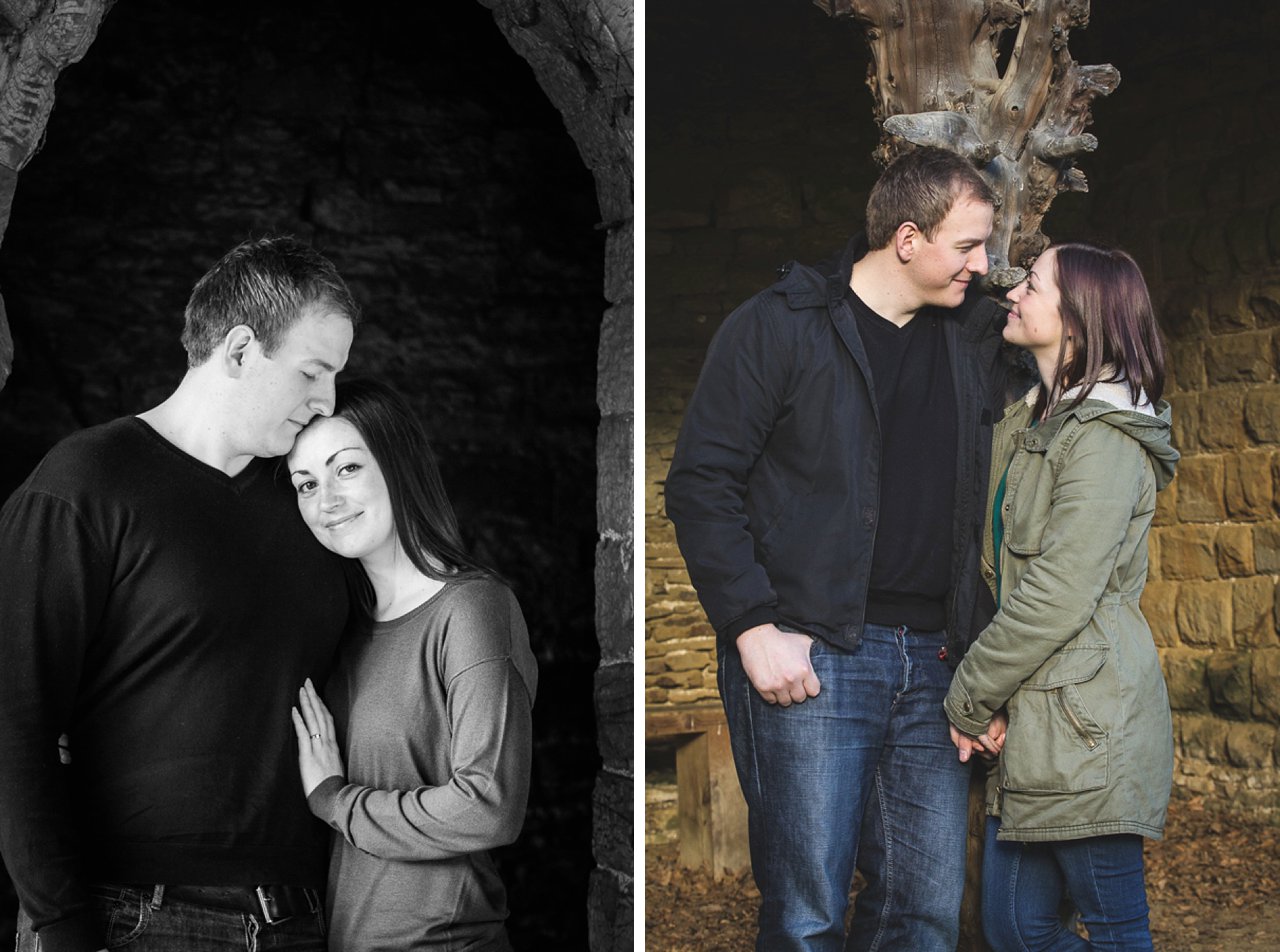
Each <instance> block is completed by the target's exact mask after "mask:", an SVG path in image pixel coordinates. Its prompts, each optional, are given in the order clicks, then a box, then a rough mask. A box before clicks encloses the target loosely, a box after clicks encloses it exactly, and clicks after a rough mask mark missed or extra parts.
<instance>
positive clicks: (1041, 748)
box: [1000, 645, 1109, 794]
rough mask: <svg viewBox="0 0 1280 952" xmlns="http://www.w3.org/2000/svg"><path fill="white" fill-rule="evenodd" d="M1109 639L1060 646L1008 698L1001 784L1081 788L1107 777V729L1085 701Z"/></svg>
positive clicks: (1033, 789) (1018, 788)
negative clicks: (1090, 643) (1007, 726)
mask: <svg viewBox="0 0 1280 952" xmlns="http://www.w3.org/2000/svg"><path fill="white" fill-rule="evenodd" d="M1108 650H1109V649H1108V647H1107V646H1106V645H1082V646H1079V647H1073V648H1067V649H1064V650H1062V651H1059V652H1058V653H1057V654H1055V655H1054V656H1053V657H1052V658H1050V659H1049V661H1047V662H1045V664H1044V665H1043V666H1042V667H1041V669H1040V670H1039V671H1037V672H1036V673H1035V675H1034V676H1033V677H1032V678H1031V679H1030V680H1029V681H1027V683H1026V684H1024V685H1023V686H1022V688H1021V689H1020V690H1019V691H1018V693H1017V694H1015V695H1014V696H1013V697H1012V698H1011V699H1010V701H1009V732H1008V737H1007V738H1006V743H1005V748H1004V751H1003V753H1002V754H1001V757H1000V761H1001V771H1002V774H1003V777H1002V786H1003V787H1004V788H1005V789H1006V790H1008V791H1011V792H1018V793H1039V794H1054V793H1080V792H1084V791H1086V790H1099V789H1101V788H1103V787H1105V786H1106V785H1107V779H1108V748H1109V743H1108V740H1109V738H1108V734H1107V731H1106V729H1105V728H1103V726H1102V725H1101V724H1099V723H1098V721H1097V720H1096V719H1095V718H1094V716H1093V715H1092V714H1091V713H1090V711H1089V706H1088V704H1087V703H1086V696H1087V695H1088V694H1089V687H1090V683H1091V682H1092V681H1093V680H1094V678H1095V676H1096V675H1097V674H1098V672H1099V671H1100V670H1102V666H1103V665H1104V664H1105V663H1106V660H1107V654H1108Z"/></svg>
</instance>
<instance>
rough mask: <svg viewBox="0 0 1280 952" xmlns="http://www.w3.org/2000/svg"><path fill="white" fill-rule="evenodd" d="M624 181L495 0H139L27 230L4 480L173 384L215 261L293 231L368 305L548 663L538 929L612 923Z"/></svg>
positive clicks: (514, 883)
mask: <svg viewBox="0 0 1280 952" xmlns="http://www.w3.org/2000/svg"><path fill="white" fill-rule="evenodd" d="M599 219H600V213H599V210H598V205H597V199H596V194H595V187H594V184H593V181H592V177H591V175H590V174H589V173H588V172H587V170H586V169H585V168H584V166H583V162H582V159H581V158H580V156H579V154H578V152H577V150H576V149H575V147H574V144H573V142H572V141H571V140H570V138H569V136H568V135H567V134H566V132H565V130H564V124H563V121H562V119H561V117H560V115H559V114H558V113H557V112H556V110H555V109H554V108H553V107H552V105H551V104H550V103H549V102H548V101H547V99H546V96H545V95H544V94H543V93H542V91H541V90H540V89H539V88H538V86H537V84H536V82H535V79H534V75H533V72H532V71H531V69H530V68H529V66H528V65H527V64H526V63H525V62H524V60H522V59H521V58H520V57H519V56H518V55H517V54H516V53H514V52H513V51H512V50H511V48H510V46H509V45H508V43H507V41H506V40H505V39H504V37H503V36H502V34H501V33H500V32H499V31H498V29H497V28H496V26H495V25H494V23H493V20H492V15H491V14H490V13H489V12H488V11H486V10H485V9H484V8H483V7H481V6H480V5H479V4H476V3H473V2H457V3H448V4H417V3H408V2H402V3H380V4H357V3H352V2H341V0H317V2H306V3H303V2H282V3H274V4H260V3H253V2H248V0H236V2H227V0H221V2H212V0H196V2H190V3H184V4H180V5H178V4H168V3H164V2H160V0H129V2H127V3H120V4H117V5H116V6H115V7H114V8H113V9H112V10H111V12H110V13H109V15H108V16H107V18H106V19H105V20H104V22H103V25H102V28H101V31H100V33H99V36H98V39H97V40H96V41H95V43H94V44H93V46H92V47H91V48H90V50H89V53H88V54H87V55H86V57H85V58H84V60H83V61H82V62H81V63H79V64H78V65H75V66H73V67H71V68H69V69H68V70H67V71H65V72H64V73H63V74H62V76H61V77H60V78H59V80H58V84H57V100H56V105H55V110H54V113H53V115H52V117H51V119H50V122H49V125H48V129H47V138H46V141H45V143H44V146H43V149H42V151H41V152H40V153H39V154H37V155H36V157H35V158H34V159H33V160H32V161H31V163H30V165H29V166H28V167H27V168H26V169H25V170H24V171H23V173H22V174H21V176H20V179H19V183H18V189H17V194H16V198H15V202H14V210H13V217H12V220H11V222H10V224H9V227H8V230H7V232H6V233H5V235H4V239H3V247H2V248H0V288H2V289H3V293H4V299H5V303H6V305H7V307H8V313H9V319H10V322H11V324H12V327H13V333H14V338H15V346H16V358H15V366H14V372H13V376H12V378H11V379H10V381H9V383H8V385H7V386H6V387H5V389H4V390H3V391H0V442H2V443H3V446H4V450H3V452H0V497H4V496H7V495H8V493H9V492H10V491H12V489H13V488H14V486H16V485H17V483H18V482H19V481H20V480H21V479H22V478H23V477H24V476H25V475H26V473H27V472H28V471H29V470H30V468H31V467H32V466H33V465H34V464H35V462H36V461H37V460H38V459H39V457H40V456H41V455H42V454H43V452H44V451H45V450H46V449H47V448H48V447H49V446H50V445H51V444H52V443H53V442H54V441H56V440H57V439H58V438H60V437H61V436H63V435H65V434H67V433H69V432H71V431H73V430H75V429H77V428H79V427H83V426H87V425H91V424H94V423H98V422H101V421H105V420H108V419H111V418H113V417H115V416H118V415H120V414H125V413H131V412H136V411H138V410H141V409H144V408H145V407H147V406H150V405H152V404H154V403H156V402H158V401H159V400H160V399H162V398H163V397H164V396H165V395H166V394H167V393H168V392H169V390H170V389H171V388H172V387H173V386H174V385H175V384H176V382H177V380H178V379H179V378H180V376H181V372H182V370H183V367H184V354H183V352H182V350H181V348H180V346H179V344H178V334H179V332H180V330H181V321H182V308H183V305H184V304H185V302H186V298H187V295H188V293H189V291H190V288H191V285H192V284H193V283H194V281H195V280H196V279H197V278H198V277H199V276H200V275H201V274H202V273H203V272H204V270H205V269H206V268H207V267H208V265H210V264H211V263H212V262H213V261H214V260H216V258H218V257H219V256H220V255H221V254H222V253H223V252H224V251H225V250H227V249H228V248H230V247H231V246H232V245H234V244H235V243H237V242H239V241H240V240H242V239H244V238H246V237H249V236H255V235H262V234H268V233H291V234H295V235H298V236H300V237H302V238H304V239H306V240H308V241H310V242H311V243H313V244H314V245H315V246H316V247H317V248H319V249H320V250H321V251H322V252H324V253H325V254H327V255H328V256H329V257H330V258H332V259H333V260H334V262H335V263H336V264H337V265H338V267H339V269H340V270H341V271H342V273H343V274H344V275H345V277H346V278H347V280H348V281H349V283H350V284H351V287H352V290H353V292H354V294H355V296H356V298H357V299H358V300H359V301H360V303H361V304H362V305H363V307H364V309H365V320H366V323H365V324H364V325H363V327H362V328H361V329H360V331H359V333H358V335H357V339H356V344H355V346H354V347H353V350H352V355H351V362H350V364H349V368H348V369H349V372H351V373H370V374H376V375H378V376H380V377H382V378H384V379H386V380H388V381H390V382H391V383H393V384H394V385H396V386H398V387H399V388H400V389H402V390H403V391H405V392H406V393H407V394H408V395H410V397H411V399H412V400H413V401H414V403H415V405H416V406H417V407H418V408H419V409H420V411H421V414H422V418H423V421H424V423H425V424H426V425H427V428H428V431H429V432H430V433H431V435H432V437H433V439H434V441H435V445H436V447H437V450H438V452H439V455H440V458H441V466H442V469H443V471H444V477H445V481H446V485H447V486H448V487H449V489H450V493H451V495H452V498H453V501H454V503H455V506H456V508H457V510H458V515H459V520H460V522H461V523H462V525H463V528H464V534H466V535H467V536H468V537H469V540H470V541H471V542H472V543H473V545H474V547H475V549H476V550H477V552H478V554H480V555H481V556H482V557H484V558H485V559H487V560H488V561H490V562H491V563H492V564H495V565H496V566H497V567H498V568H499V570H500V571H501V572H502V573H503V574H504V575H505V576H506V577H507V578H508V579H509V580H510V581H511V583H512V584H513V586H514V588H515V590H516V593H517V595H518V596H519V598H520V602H521V604H522V606H523V608H524V610H525V613H526V616H527V618H528V621H529V628H530V634H531V637H532V639H533V644H534V650H535V652H536V654H537V657H538V661H539V666H540V678H541V680H540V685H539V687H540V691H539V700H538V703H537V706H536V708H535V729H536V737H535V748H536V749H535V768H534V776H533V791H532V794H531V802H530V808H529V816H528V821H527V823H526V826H525V832H524V834H523V836H522V837H521V839H520V841H519V842H518V843H517V844H516V845H515V846H513V847H511V848H508V849H506V850H503V851H502V852H501V855H500V859H501V861H502V865H503V871H504V877H505V879H506V881H507V885H508V890H509V894H510V903H511V907H512V921H511V934H512V938H513V941H514V942H515V943H516V946H517V948H524V949H535V948H547V947H552V945H553V944H554V945H556V946H559V947H564V948H579V947H585V945H586V933H587V919H588V917H587V910H586V896H587V888H588V887H587V882H588V876H589V875H590V873H591V870H592V869H593V867H594V865H595V863H594V861H593V858H592V845H591V832H592V831H591V823H592V819H591V809H592V792H593V785H594V782H595V777H596V772H597V769H598V768H599V765H600V762H601V761H600V753H599V751H598V749H597V743H596V738H595V729H594V716H595V715H594V710H593V676H594V672H595V669H596V666H597V662H598V660H599V654H600V648H599V645H598V644H597V639H596V637H595V628H594V623H595V618H594V613H595V610H596V609H595V601H594V573H595V548H596V541H597V532H596V502H595V492H596V490H595V479H596V442H597V432H596V429H597V425H598V422H599V410H598V409H597V402H596V400H597V394H596V364H597V345H598V339H599V334H600V326H601V315H602V314H603V313H604V311H605V308H606V301H605V299H604V295H603V287H604V277H603V269H604V253H605V241H604V233H603V231H602V230H601V229H599V228H598V227H597V225H598V222H599Z"/></svg>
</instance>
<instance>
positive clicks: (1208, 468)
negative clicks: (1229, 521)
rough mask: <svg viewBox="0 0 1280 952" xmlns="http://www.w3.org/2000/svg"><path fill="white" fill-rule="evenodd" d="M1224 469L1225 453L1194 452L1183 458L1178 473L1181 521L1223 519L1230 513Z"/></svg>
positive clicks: (1213, 520)
mask: <svg viewBox="0 0 1280 952" xmlns="http://www.w3.org/2000/svg"><path fill="white" fill-rule="evenodd" d="M1223 473H1224V460H1223V458H1222V457H1221V456H1194V457H1191V458H1190V459H1186V460H1183V461H1182V462H1181V464H1180V465H1179V466H1178V477H1177V478H1178V519H1179V520H1180V521H1182V522H1219V521H1221V520H1222V519H1223V518H1225V517H1226V503H1225V499H1224V495H1223Z"/></svg>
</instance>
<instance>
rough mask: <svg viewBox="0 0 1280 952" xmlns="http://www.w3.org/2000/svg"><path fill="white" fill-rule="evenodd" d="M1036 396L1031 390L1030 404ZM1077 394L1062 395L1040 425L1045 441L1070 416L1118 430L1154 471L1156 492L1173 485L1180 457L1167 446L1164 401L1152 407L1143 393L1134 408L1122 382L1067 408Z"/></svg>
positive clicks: (1099, 387) (1098, 389)
mask: <svg viewBox="0 0 1280 952" xmlns="http://www.w3.org/2000/svg"><path fill="white" fill-rule="evenodd" d="M1036 393H1037V391H1036V390H1035V389H1033V390H1032V391H1031V393H1029V394H1028V395H1027V397H1028V399H1029V400H1030V401H1031V402H1034V401H1035V395H1036ZM1077 393H1079V388H1072V389H1070V390H1068V391H1066V392H1065V393H1064V394H1063V395H1062V398H1061V399H1060V400H1059V401H1058V408H1057V409H1055V410H1054V411H1053V413H1051V414H1050V415H1049V419H1047V420H1045V421H1044V423H1043V424H1042V426H1041V430H1042V432H1044V433H1045V434H1046V436H1045V438H1046V439H1048V438H1050V437H1051V436H1052V434H1055V433H1057V431H1058V429H1059V428H1060V427H1061V426H1062V424H1063V423H1064V422H1065V421H1066V420H1067V418H1068V417H1073V416H1074V417H1075V418H1076V419H1078V420H1080V421H1081V422H1084V421H1085V420H1094V419H1096V420H1099V421H1101V422H1103V423H1106V424H1108V425H1110V426H1114V427H1116V428H1117V429H1119V430H1122V431H1123V432H1124V433H1125V434H1126V435H1128V436H1130V437H1132V438H1133V439H1135V440H1137V441H1138V443H1140V444H1141V445H1142V448H1143V449H1144V450H1146V451H1147V455H1148V456H1149V457H1150V458H1151V464H1152V466H1154V467H1155V474H1156V489H1158V490H1159V489H1164V488H1165V487H1166V486H1168V485H1169V483H1171V482H1173V476H1174V471H1175V470H1176V468H1177V463H1178V459H1179V456H1180V454H1179V453H1178V451H1177V450H1175V449H1174V448H1173V444H1172V443H1171V442H1170V438H1171V436H1172V432H1173V426H1172V416H1171V414H1170V410H1169V404H1168V403H1167V402H1166V401H1164V400H1160V401H1159V402H1157V403H1156V404H1155V405H1154V406H1153V405H1152V404H1151V402H1150V401H1149V400H1147V397H1146V394H1145V393H1144V394H1142V395H1141V397H1140V402H1139V403H1136V404H1135V403H1134V402H1133V398H1132V396H1131V395H1130V393H1129V386H1128V384H1126V383H1124V382H1123V381H1120V382H1107V383H1097V384H1095V385H1094V387H1093V389H1092V390H1091V391H1089V396H1088V397H1087V398H1086V399H1085V400H1084V401H1083V402H1081V403H1080V405H1079V406H1076V407H1071V403H1072V401H1073V400H1074V399H1075V395H1076V394H1077ZM1068 407H1071V409H1068Z"/></svg>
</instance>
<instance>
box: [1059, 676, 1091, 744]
mask: <svg viewBox="0 0 1280 952" xmlns="http://www.w3.org/2000/svg"><path fill="white" fill-rule="evenodd" d="M1053 693H1054V694H1056V695H1057V696H1058V706H1059V707H1060V708H1062V713H1063V714H1064V715H1066V718H1067V720H1068V721H1070V722H1071V726H1072V727H1074V728H1075V731H1076V733H1077V734H1079V735H1080V739H1081V740H1082V741H1084V744H1085V746H1086V747H1088V748H1089V749H1090V750H1093V748H1095V747H1097V746H1098V742H1097V741H1096V740H1094V739H1093V737H1092V736H1091V735H1090V734H1089V732H1088V731H1086V730H1085V729H1084V725H1083V724H1082V723H1080V718H1078V717H1076V712H1075V711H1073V710H1071V708H1070V707H1069V706H1068V705H1067V699H1066V698H1065V697H1063V696H1062V688H1054V690H1053Z"/></svg>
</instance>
